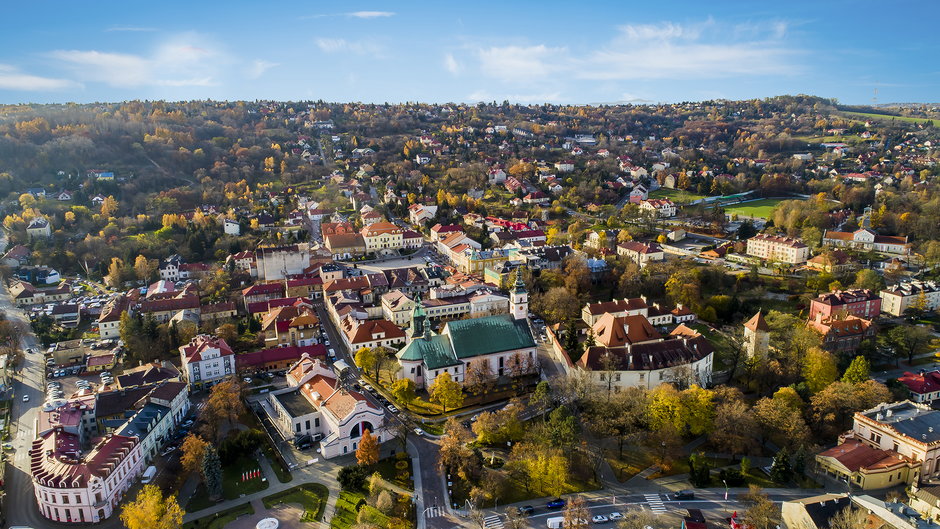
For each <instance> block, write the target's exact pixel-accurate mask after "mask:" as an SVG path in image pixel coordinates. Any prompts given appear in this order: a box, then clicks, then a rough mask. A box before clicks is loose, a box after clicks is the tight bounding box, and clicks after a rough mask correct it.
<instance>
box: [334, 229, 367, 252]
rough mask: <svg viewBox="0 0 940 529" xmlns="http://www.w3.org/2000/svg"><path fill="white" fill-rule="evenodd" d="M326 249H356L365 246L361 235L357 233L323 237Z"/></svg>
mask: <svg viewBox="0 0 940 529" xmlns="http://www.w3.org/2000/svg"><path fill="white" fill-rule="evenodd" d="M324 239H325V241H324V242H325V243H326V246H327V247H328V248H333V249H335V248H358V247H360V246H363V247H364V246H365V244H366V243H365V242H364V241H363V240H362V235H359V234H358V233H333V234H330V235H327V236H325V237H324Z"/></svg>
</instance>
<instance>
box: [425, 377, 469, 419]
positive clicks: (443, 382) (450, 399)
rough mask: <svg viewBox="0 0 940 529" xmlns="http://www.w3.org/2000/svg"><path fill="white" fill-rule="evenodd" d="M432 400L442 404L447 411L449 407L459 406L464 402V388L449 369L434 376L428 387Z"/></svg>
mask: <svg viewBox="0 0 940 529" xmlns="http://www.w3.org/2000/svg"><path fill="white" fill-rule="evenodd" d="M428 394H429V395H430V397H431V402H434V403H437V404H440V405H441V407H442V408H444V412H445V413H446V412H447V410H448V409H453V408H459V407H460V406H461V405H462V404H463V389H462V388H461V387H460V383H459V382H457V381H455V380H454V379H453V378H452V377H451V376H450V373H448V372H447V371H445V372H443V373H441V374H440V375H438V376H436V377H435V378H434V382H431V386H430V387H429V388H428Z"/></svg>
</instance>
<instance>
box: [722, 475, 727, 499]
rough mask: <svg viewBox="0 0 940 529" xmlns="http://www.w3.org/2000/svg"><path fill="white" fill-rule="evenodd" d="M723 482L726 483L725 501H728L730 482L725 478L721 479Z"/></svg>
mask: <svg viewBox="0 0 940 529" xmlns="http://www.w3.org/2000/svg"><path fill="white" fill-rule="evenodd" d="M721 482H722V483H724V484H725V501H728V482H727V481H725V480H721Z"/></svg>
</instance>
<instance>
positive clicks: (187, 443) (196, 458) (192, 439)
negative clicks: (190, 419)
mask: <svg viewBox="0 0 940 529" xmlns="http://www.w3.org/2000/svg"><path fill="white" fill-rule="evenodd" d="M207 446H209V443H207V442H205V441H203V440H202V437H199V436H198V435H195V434H192V433H190V434H189V435H187V436H186V439H184V440H183V444H182V445H181V446H180V453H181V454H180V464H182V465H183V470H185V471H186V473H187V474H194V473H197V472H198V473H200V474H201V473H202V459H203V457H205V455H206V447H207Z"/></svg>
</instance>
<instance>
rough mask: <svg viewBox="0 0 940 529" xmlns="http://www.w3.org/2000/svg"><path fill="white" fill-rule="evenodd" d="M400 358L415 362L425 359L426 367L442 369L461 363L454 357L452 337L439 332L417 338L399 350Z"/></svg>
mask: <svg viewBox="0 0 940 529" xmlns="http://www.w3.org/2000/svg"><path fill="white" fill-rule="evenodd" d="M398 358H399V359H400V360H410V361H413V362H415V361H421V360H424V366H425V368H426V369H441V368H443V367H449V366H456V365H460V363H461V362H460V361H458V360H457V359H456V358H454V353H453V350H452V349H451V347H450V338H448V337H447V336H443V335H439V334H436V335H432V336H427V337H420V338H415V339H414V340H412V341H411V343H409V344H408V345H406V346H405V347H404V348H403V349H402V350H401V351H399V352H398Z"/></svg>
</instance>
